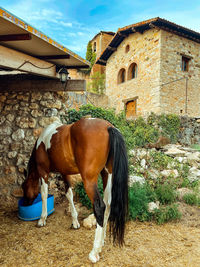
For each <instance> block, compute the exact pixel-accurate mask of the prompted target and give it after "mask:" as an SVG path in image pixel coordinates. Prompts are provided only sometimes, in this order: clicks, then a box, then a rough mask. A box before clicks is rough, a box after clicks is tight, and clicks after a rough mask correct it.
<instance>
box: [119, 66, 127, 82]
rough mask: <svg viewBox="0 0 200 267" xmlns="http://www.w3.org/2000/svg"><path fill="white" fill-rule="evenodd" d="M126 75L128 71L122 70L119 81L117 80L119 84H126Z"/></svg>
mask: <svg viewBox="0 0 200 267" xmlns="http://www.w3.org/2000/svg"><path fill="white" fill-rule="evenodd" d="M125 74H126V70H125V69H121V70H120V71H119V72H118V79H117V83H118V84H120V83H124V82H125Z"/></svg>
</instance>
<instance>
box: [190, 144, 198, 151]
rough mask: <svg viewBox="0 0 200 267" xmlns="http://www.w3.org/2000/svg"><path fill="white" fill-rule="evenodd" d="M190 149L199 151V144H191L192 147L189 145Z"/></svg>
mask: <svg viewBox="0 0 200 267" xmlns="http://www.w3.org/2000/svg"><path fill="white" fill-rule="evenodd" d="M191 148H193V149H196V150H198V151H200V144H193V145H191Z"/></svg>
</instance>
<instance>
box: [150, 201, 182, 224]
mask: <svg viewBox="0 0 200 267" xmlns="http://www.w3.org/2000/svg"><path fill="white" fill-rule="evenodd" d="M180 218H181V213H180V212H179V210H178V207H177V205H175V204H173V205H171V206H167V207H161V208H160V209H158V210H155V212H154V219H155V221H156V222H157V223H158V224H163V223H166V222H169V221H174V220H179V219H180Z"/></svg>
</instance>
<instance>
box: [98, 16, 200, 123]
mask: <svg viewBox="0 0 200 267" xmlns="http://www.w3.org/2000/svg"><path fill="white" fill-rule="evenodd" d="M96 63H97V64H100V65H102V66H106V95H107V96H108V101H109V106H110V107H115V108H116V110H117V112H119V111H120V110H123V109H124V108H125V110H126V115H127V118H134V117H136V116H139V115H143V116H147V115H148V114H149V113H150V112H155V113H157V114H160V113H176V114H179V115H188V116H190V117H198V116H200V33H198V32H195V31H192V30H190V29H187V28H184V27H182V26H179V25H176V24H174V23H172V22H169V21H167V20H165V19H161V18H159V17H158V18H154V19H150V20H147V21H143V22H140V23H136V24H132V25H129V26H126V27H124V28H120V29H118V31H117V33H116V34H115V36H114V37H113V38H112V40H111V41H110V43H109V44H108V46H107V47H106V48H105V50H104V51H103V53H102V54H101V55H100V56H99V58H98V59H97V61H96Z"/></svg>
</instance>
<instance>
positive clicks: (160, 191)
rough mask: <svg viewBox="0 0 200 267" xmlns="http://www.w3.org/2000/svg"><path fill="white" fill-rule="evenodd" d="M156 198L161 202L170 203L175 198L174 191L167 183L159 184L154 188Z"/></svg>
mask: <svg viewBox="0 0 200 267" xmlns="http://www.w3.org/2000/svg"><path fill="white" fill-rule="evenodd" d="M155 193H156V196H157V199H158V200H159V201H160V203H162V204H171V203H173V202H175V200H176V192H175V190H174V189H173V187H172V186H171V185H169V184H160V185H158V186H157V188H156V189H155Z"/></svg>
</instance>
